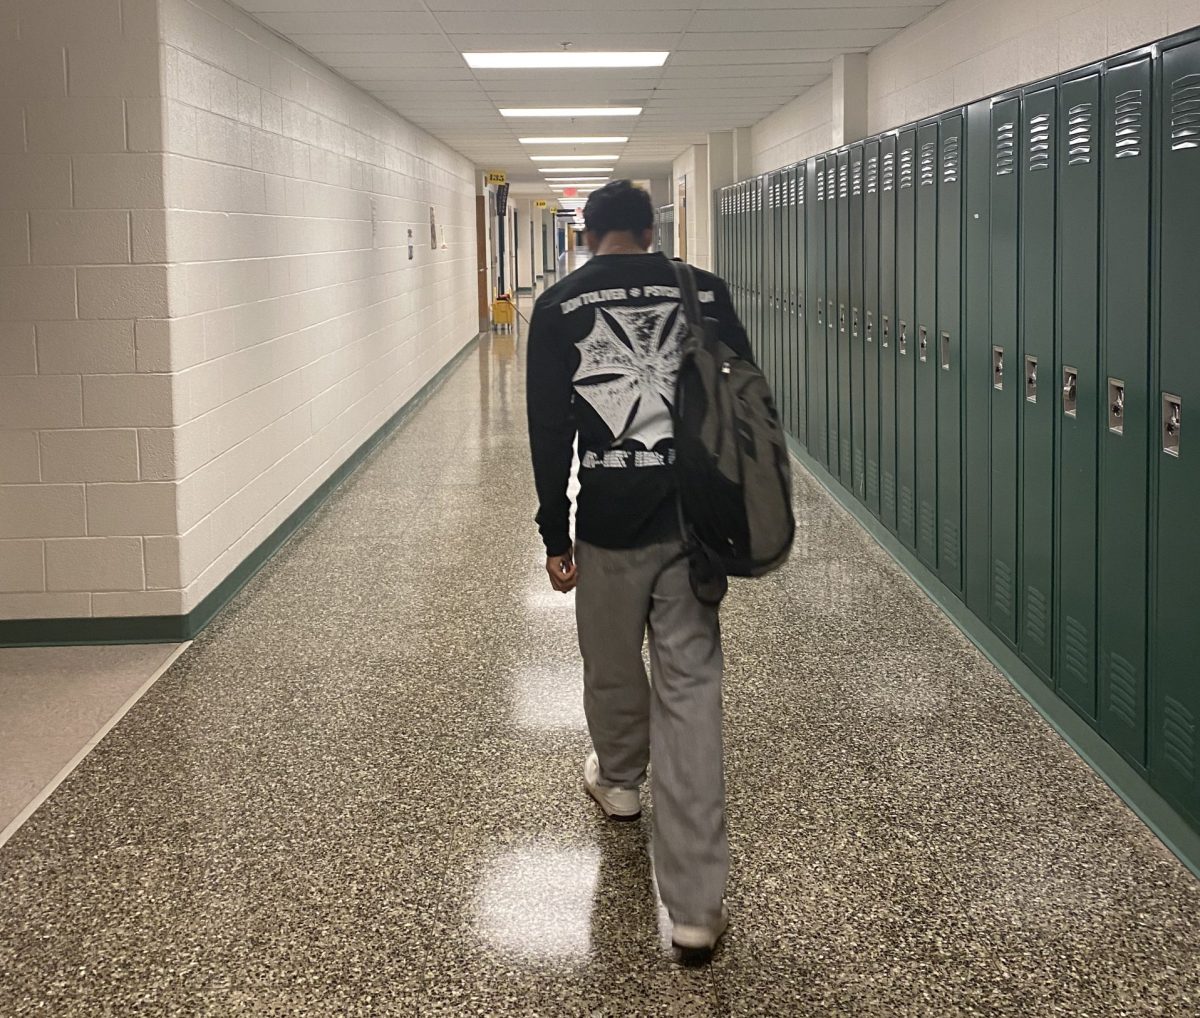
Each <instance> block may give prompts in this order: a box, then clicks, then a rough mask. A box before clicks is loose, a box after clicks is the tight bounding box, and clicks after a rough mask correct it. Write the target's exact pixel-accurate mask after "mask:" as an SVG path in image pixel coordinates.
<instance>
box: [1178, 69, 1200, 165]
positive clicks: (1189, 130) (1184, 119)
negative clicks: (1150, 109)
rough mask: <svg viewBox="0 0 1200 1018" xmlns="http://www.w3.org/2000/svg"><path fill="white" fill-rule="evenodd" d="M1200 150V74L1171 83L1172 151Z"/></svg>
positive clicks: (1186, 75) (1187, 76)
mask: <svg viewBox="0 0 1200 1018" xmlns="http://www.w3.org/2000/svg"><path fill="white" fill-rule="evenodd" d="M1185 148H1200V74H1185V75H1184V76H1183V77H1182V78H1176V79H1175V80H1174V81H1172V82H1171V151H1172V152H1178V151H1179V150H1180V149H1185Z"/></svg>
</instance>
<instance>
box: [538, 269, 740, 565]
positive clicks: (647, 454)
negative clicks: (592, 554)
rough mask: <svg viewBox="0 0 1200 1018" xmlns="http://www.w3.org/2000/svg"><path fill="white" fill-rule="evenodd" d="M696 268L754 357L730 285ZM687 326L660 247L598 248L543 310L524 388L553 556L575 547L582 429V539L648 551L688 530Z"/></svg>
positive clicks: (725, 321) (733, 336)
mask: <svg viewBox="0 0 1200 1018" xmlns="http://www.w3.org/2000/svg"><path fill="white" fill-rule="evenodd" d="M695 271H696V286H697V289H698V290H699V291H700V305H701V309H702V310H703V312H704V314H705V316H706V317H709V318H715V319H716V320H717V322H718V323H719V326H720V332H721V339H722V340H723V341H724V342H725V343H726V344H727V345H728V346H729V347H730V348H731V349H733V350H734V351H736V352H737V353H738V354H739V355H740V356H743V357H746V358H749V357H750V344H749V341H748V340H747V338H746V330H745V329H743V328H742V324H741V322H739V321H738V318H737V314H736V313H735V312H734V310H733V303H732V301H731V300H730V299H729V290H728V288H727V287H726V286H725V284H724V283H723V282H722V281H721V280H720V279H719V278H718V277H716V276H714V275H713V274H712V273H710V272H704V271H702V270H700V269H697V270H695ZM686 327H687V323H686V321H685V319H684V314H683V311H682V310H681V309H680V306H679V287H678V285H677V283H676V280H675V273H674V270H673V269H672V267H671V263H670V262H669V261H668V260H667V258H666V256H665V255H662V254H649V255H597V256H596V257H594V258H592V259H591V260H590V261H588V262H586V263H584V264H583V265H582V266H581V267H580V268H579V269H577V270H576V271H574V272H572V273H571V274H570V275H569V276H567V277H566V278H565V279H563V280H561V281H560V282H559V283H557V284H555V285H554V286H552V287H550V289H549V290H547V291H546V292H545V293H543V294H542V296H541V297H539V298H538V301H537V303H536V304H535V305H534V309H533V319H532V320H531V323H530V329H529V351H528V362H527V372H528V376H527V382H526V397H527V400H528V410H529V444H530V447H531V449H532V452H533V474H534V481H535V483H536V485H537V494H538V503H539V508H538V514H537V523H538V527H539V528H540V529H541V532H542V540H543V541H544V542H545V544H546V554H547V555H561V554H563V553H565V552H566V551H567V550H568V549H569V548H570V546H571V537H570V531H569V525H568V520H569V515H570V500H569V499H568V497H567V482H568V480H569V479H570V475H571V460H572V453H573V449H574V444H575V436H576V434H578V436H579V459H580V470H579V483H580V492H579V506H578V512H577V516H576V521H575V528H576V534H577V537H578V538H579V540H581V541H584V542H586V543H588V544H594V545H597V546H599V547H601V548H640V547H644V546H646V545H648V544H654V543H656V542H659V541H665V540H669V539H671V538H672V537H673V536H675V535H677V534H678V530H679V526H678V522H677V510H676V508H675V498H674V495H675V488H674V483H673V480H672V473H671V469H670V467H671V464H672V463H674V459H675V453H674V440H673V436H672V426H671V401H672V399H673V398H674V392H675V375H676V372H677V370H678V366H679V350H680V340H681V339H682V337H683V335H684V332H685V330H686Z"/></svg>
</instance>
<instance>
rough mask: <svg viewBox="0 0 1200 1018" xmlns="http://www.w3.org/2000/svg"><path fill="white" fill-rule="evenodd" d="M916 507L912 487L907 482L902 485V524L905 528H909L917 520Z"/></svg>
mask: <svg viewBox="0 0 1200 1018" xmlns="http://www.w3.org/2000/svg"><path fill="white" fill-rule="evenodd" d="M914 508H915V507H914V504H913V493H912V488H910V487H908V485H906V484H902V485H900V526H901V527H903V528H904V529H905V530H909V529H910V528H911V527H912V526H913V524H914V522H915V520H914V519H913V509H914Z"/></svg>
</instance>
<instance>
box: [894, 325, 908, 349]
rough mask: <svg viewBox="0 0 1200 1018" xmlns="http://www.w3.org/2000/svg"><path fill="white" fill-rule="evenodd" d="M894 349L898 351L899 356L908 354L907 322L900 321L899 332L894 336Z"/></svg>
mask: <svg viewBox="0 0 1200 1018" xmlns="http://www.w3.org/2000/svg"><path fill="white" fill-rule="evenodd" d="M896 349H898V350H899V351H900V356H902V357H907V356H908V322H901V323H900V334H899V335H898V336H897V337H896Z"/></svg>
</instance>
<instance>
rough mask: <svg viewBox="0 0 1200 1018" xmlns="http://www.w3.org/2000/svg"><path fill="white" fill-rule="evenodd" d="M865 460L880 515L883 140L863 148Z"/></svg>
mask: <svg viewBox="0 0 1200 1018" xmlns="http://www.w3.org/2000/svg"><path fill="white" fill-rule="evenodd" d="M863 165H864V170H863V242H862V251H863V289H862V295H863V296H862V327H861V333H862V346H863V399H862V403H863V459H864V460H865V462H866V471H867V477H866V499H867V508H868V509H870V510H871V512H873V513H874V514H875V515H876V516H878V515H879V139H878V138H873V139H872V140H870V141H868V142H867V143H866V145H865V146H864V147H863Z"/></svg>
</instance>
